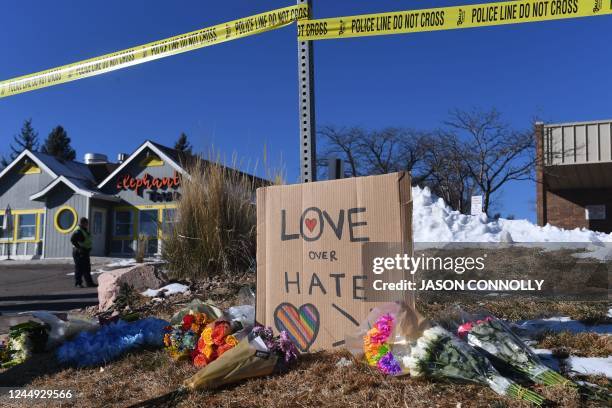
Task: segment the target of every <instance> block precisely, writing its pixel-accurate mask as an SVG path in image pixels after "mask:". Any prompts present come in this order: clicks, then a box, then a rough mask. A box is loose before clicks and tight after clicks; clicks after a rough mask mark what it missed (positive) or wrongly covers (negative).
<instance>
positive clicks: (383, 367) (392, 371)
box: [377, 352, 402, 375]
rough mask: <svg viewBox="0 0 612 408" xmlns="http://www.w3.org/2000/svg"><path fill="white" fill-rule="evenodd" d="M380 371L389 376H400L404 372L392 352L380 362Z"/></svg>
mask: <svg viewBox="0 0 612 408" xmlns="http://www.w3.org/2000/svg"><path fill="white" fill-rule="evenodd" d="M377 365H378V369H379V370H380V371H382V372H383V373H384V374H387V375H398V374H400V373H401V372H402V368H401V367H400V365H399V364H398V362H397V361H396V360H395V358H394V357H393V354H392V353H391V352H388V353H387V354H385V355H384V356H382V357H381V359H380V360H378V363H377Z"/></svg>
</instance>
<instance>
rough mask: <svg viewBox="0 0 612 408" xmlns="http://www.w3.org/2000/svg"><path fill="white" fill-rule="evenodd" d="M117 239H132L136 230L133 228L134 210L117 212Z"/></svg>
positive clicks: (115, 233)
mask: <svg viewBox="0 0 612 408" xmlns="http://www.w3.org/2000/svg"><path fill="white" fill-rule="evenodd" d="M114 235H115V236H116V237H132V236H133V235H134V229H133V226H132V210H123V211H116V212H115V231H114Z"/></svg>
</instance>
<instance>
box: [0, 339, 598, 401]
mask: <svg viewBox="0 0 612 408" xmlns="http://www.w3.org/2000/svg"><path fill="white" fill-rule="evenodd" d="M342 357H345V358H351V357H350V355H348V354H347V353H345V352H336V353H328V352H318V353H312V354H308V355H305V356H303V358H302V359H301V360H300V361H299V363H298V364H297V366H296V367H295V368H294V369H293V370H291V371H289V372H288V373H286V374H282V375H276V376H272V377H267V378H257V379H253V380H249V381H245V382H242V383H240V384H237V385H235V386H229V387H225V388H223V389H220V390H217V391H208V392H194V393H190V394H186V395H179V396H178V397H176V396H172V394H171V393H173V392H174V391H175V390H177V389H178V387H180V385H181V383H182V381H183V380H184V379H186V378H188V377H189V376H190V375H192V374H194V373H195V372H196V369H195V368H193V367H191V366H190V365H189V364H187V363H178V364H177V363H175V362H174V361H172V360H171V359H170V358H169V357H168V356H167V355H166V353H165V352H163V351H144V352H140V353H137V354H131V355H128V356H126V357H125V358H123V359H121V360H120V361H117V362H116V363H114V364H110V365H108V366H106V367H104V370H103V371H101V370H100V368H92V369H73V368H65V369H59V370H58V368H57V367H55V365H54V362H53V360H52V356H50V355H43V356H39V358H38V359H36V363H33V362H32V363H26V364H24V365H23V366H21V367H15V368H13V369H11V370H8V371H7V372H5V373H4V374H0V378H1V383H2V384H3V385H7V384H11V385H28V387H30V388H53V389H72V390H76V391H77V392H78V400H77V401H76V402H77V403H76V404H75V405H76V406H79V407H84V408H87V407H92V408H93V407H109V406H113V407H115V406H116V407H129V406H133V405H136V404H140V406H147V407H152V406H159V407H162V406H163V407H165V406H177V407H194V406H206V407H247V406H249V407H318V406H321V407H338V408H340V407H411V408H412V407H415V408H416V407H423V408H424V407H427V408H429V407H440V408H445V407H449V408H451V407H452V408H456V407H457V406H461V407H496V408H505V407H508V408H509V407H519V408H520V407H528V406H529V405H527V404H523V403H520V402H517V401H514V400H510V399H507V398H503V397H500V396H498V395H497V394H495V393H494V392H493V391H491V390H490V389H488V388H486V387H482V386H479V385H474V384H457V383H451V382H436V381H423V380H415V379H411V378H407V377H402V378H393V377H386V376H384V375H382V374H380V373H378V372H376V371H374V370H372V369H371V368H370V367H368V366H366V365H364V364H360V363H356V362H355V363H353V366H350V367H337V366H336V363H337V362H338V360H339V359H340V358H342ZM537 391H539V392H541V393H543V394H544V395H546V396H547V397H548V398H549V399H550V400H551V403H552V404H551V405H552V406H557V407H596V406H601V405H598V404H597V403H596V402H585V401H582V400H581V399H580V398H579V396H578V395H577V394H576V393H575V392H574V391H572V390H567V389H560V388H555V389H544V388H542V387H537ZM458 404H461V405H458ZM7 406H9V405H7ZM56 406H61V405H59V404H58V405H56ZM64 406H69V405H68V404H64Z"/></svg>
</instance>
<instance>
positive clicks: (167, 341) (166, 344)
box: [164, 333, 172, 347]
mask: <svg viewBox="0 0 612 408" xmlns="http://www.w3.org/2000/svg"><path fill="white" fill-rule="evenodd" d="M171 344H172V343H171V341H170V333H166V334H164V345H165V346H166V347H170V345H171Z"/></svg>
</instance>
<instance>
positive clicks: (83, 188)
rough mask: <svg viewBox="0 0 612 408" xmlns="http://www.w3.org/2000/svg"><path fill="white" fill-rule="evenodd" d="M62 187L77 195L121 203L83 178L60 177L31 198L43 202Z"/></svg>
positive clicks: (117, 198)
mask: <svg viewBox="0 0 612 408" xmlns="http://www.w3.org/2000/svg"><path fill="white" fill-rule="evenodd" d="M60 185H65V186H66V187H68V188H70V189H71V190H72V191H74V192H75V193H77V194H80V195H82V196H85V197H89V198H97V199H100V200H106V201H112V202H119V201H121V200H120V199H119V197H116V196H113V195H109V194H104V193H101V192H100V191H98V190H97V189H96V187H95V184H92V183H90V182H89V181H88V180H84V179H81V178H70V177H66V176H59V177H58V178H56V179H55V180H53V181H52V182H51V183H49V184H48V185H47V186H46V187H45V188H43V189H42V190H41V191H39V192H38V193H35V194H32V195H31V196H30V200H34V201H36V200H42V199H43V198H44V197H45V196H46V195H47V194H48V193H49V192H51V191H53V190H54V189H55V188H56V187H58V186H60Z"/></svg>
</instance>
